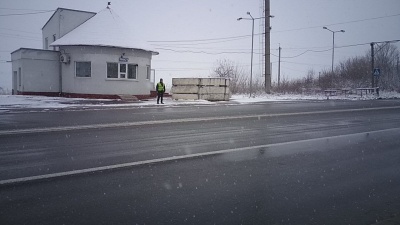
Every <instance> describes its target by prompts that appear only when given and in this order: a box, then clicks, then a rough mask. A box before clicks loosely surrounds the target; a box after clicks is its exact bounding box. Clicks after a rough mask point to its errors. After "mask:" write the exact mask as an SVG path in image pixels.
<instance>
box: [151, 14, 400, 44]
mask: <svg viewBox="0 0 400 225" xmlns="http://www.w3.org/2000/svg"><path fill="white" fill-rule="evenodd" d="M396 16H400V14H393V15H388V16H380V17H373V18H366V19H360V20H352V21H346V22H340V23H332V24H324V25H318V26H310V27H303V28H295V29H288V30H278V31H274V30H272V31H271V32H272V33H278V32H289V31H297V30H305V29H314V28H321V27H322V26H333V25H341V24H348V23H357V22H363V21H369V20H377V19H383V18H389V17H396ZM257 35H264V33H258V34H254V36H257ZM249 37H251V35H241V36H231V37H221V38H208V39H193V40H165V41H162V40H153V41H148V42H150V43H179V42H187V43H191V42H207V41H216V40H230V39H237V38H239V39H244V38H249ZM232 41H233V40H232Z"/></svg>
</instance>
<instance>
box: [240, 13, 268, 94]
mask: <svg viewBox="0 0 400 225" xmlns="http://www.w3.org/2000/svg"><path fill="white" fill-rule="evenodd" d="M247 15H249V16H250V18H242V17H240V18H238V19H237V20H238V21H240V20H251V21H252V27H251V64H250V97H251V93H252V91H253V50H254V20H259V19H262V18H264V17H258V18H254V17H253V16H252V15H251V13H250V12H247Z"/></svg>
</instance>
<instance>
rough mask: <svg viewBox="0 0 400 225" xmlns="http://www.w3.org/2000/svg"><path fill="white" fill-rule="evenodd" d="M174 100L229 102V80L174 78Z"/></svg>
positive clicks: (172, 90)
mask: <svg viewBox="0 0 400 225" xmlns="http://www.w3.org/2000/svg"><path fill="white" fill-rule="evenodd" d="M171 92H172V99H176V100H177V99H183V100H200V99H202V100H209V101H229V98H230V97H231V94H230V90H229V80H228V79H224V78H173V79H172V89H171Z"/></svg>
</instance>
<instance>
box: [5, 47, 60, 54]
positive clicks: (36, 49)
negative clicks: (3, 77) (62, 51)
mask: <svg viewBox="0 0 400 225" xmlns="http://www.w3.org/2000/svg"><path fill="white" fill-rule="evenodd" d="M21 50H31V51H43V52H59V51H57V50H50V49H40V48H19V49H17V50H15V51H13V52H11V53H10V54H13V53H15V52H18V51H21Z"/></svg>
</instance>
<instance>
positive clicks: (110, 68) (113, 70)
mask: <svg viewBox="0 0 400 225" xmlns="http://www.w3.org/2000/svg"><path fill="white" fill-rule="evenodd" d="M107 78H118V63H107Z"/></svg>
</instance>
